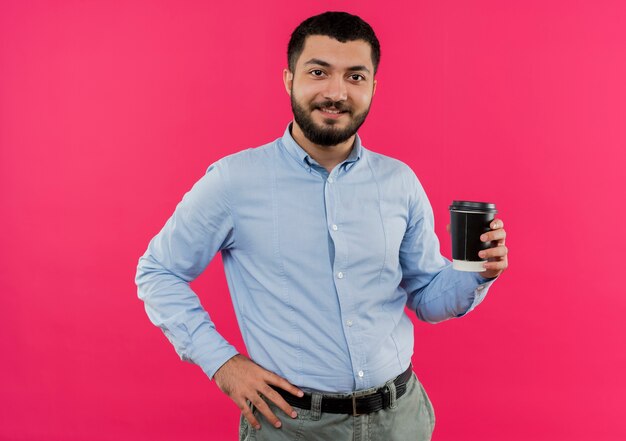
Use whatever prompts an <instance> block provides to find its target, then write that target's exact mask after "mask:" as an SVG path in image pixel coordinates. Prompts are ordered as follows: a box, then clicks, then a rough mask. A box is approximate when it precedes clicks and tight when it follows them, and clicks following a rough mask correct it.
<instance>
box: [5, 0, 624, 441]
mask: <svg viewBox="0 0 626 441" xmlns="http://www.w3.org/2000/svg"><path fill="white" fill-rule="evenodd" d="M383 4H384V6H385V8H384V9H382V5H383ZM328 9H345V10H348V11H351V12H354V13H357V14H359V15H361V16H362V17H363V18H364V19H366V20H368V21H369V22H370V23H371V24H372V25H373V27H374V28H375V29H376V31H377V33H378V35H379V38H380V40H381V44H382V51H383V55H382V64H381V67H380V71H379V75H378V82H379V83H378V90H377V94H376V97H375V100H374V105H373V109H372V112H371V114H370V117H369V119H368V121H367V122H366V124H365V126H364V127H363V129H362V131H361V135H362V137H363V139H364V143H365V145H366V146H368V147H370V148H371V149H373V150H376V151H379V152H381V153H386V154H389V155H392V156H395V157H398V158H400V159H402V160H403V161H405V162H407V163H408V164H410V165H411V166H412V167H413V169H414V170H415V171H416V173H417V174H418V175H419V176H420V177H421V180H422V182H423V184H424V186H425V187H426V189H427V191H428V193H429V195H430V198H431V202H432V205H433V208H434V210H435V215H436V218H437V222H438V225H437V231H438V233H439V234H440V236H441V237H442V246H443V249H444V253H445V254H447V255H449V251H448V247H449V240H448V238H447V237H446V233H445V225H446V223H447V216H448V213H447V205H448V204H449V202H450V201H451V200H452V199H459V198H469V199H478V200H490V201H495V202H497V203H498V205H499V208H500V210H501V214H502V216H501V217H502V219H504V220H505V223H506V228H507V231H508V233H509V240H508V245H509V246H510V250H511V255H510V269H509V270H508V271H507V273H506V274H505V275H504V276H503V277H502V279H501V280H500V281H498V282H497V284H496V285H495V286H494V288H493V290H492V291H491V293H490V294H489V296H488V298H487V300H486V302H485V303H484V304H483V305H482V306H481V307H480V308H478V309H477V310H476V311H475V312H474V313H473V314H471V315H469V316H468V317H466V318H464V319H462V320H457V321H450V322H447V323H443V324H440V325H437V326H431V325H426V324H423V323H416V330H415V333H416V350H415V356H414V358H413V361H414V365H415V368H416V371H417V373H418V375H419V376H420V378H421V380H422V381H423V383H424V384H425V385H426V388H427V390H428V391H429V393H430V395H431V397H432V400H433V402H434V404H435V407H436V411H437V419H438V423H437V428H436V431H435V436H434V440H436V441H445V440H455V441H456V440H499V441H501V440H511V441H515V440H551V441H552V440H569V441H573V440H583V439H584V440H589V439H592V440H623V439H626V419H625V418H624V414H623V412H624V408H625V407H626V403H625V401H626V400H625V398H624V397H625V393H626V387H625V386H626V379H625V375H624V372H625V371H626V320H624V316H625V314H624V313H625V312H626V290H625V289H624V284H621V283H619V282H618V279H619V276H618V273H619V272H621V271H622V270H623V269H622V266H623V265H622V263H623V261H624V257H623V254H624V248H625V241H624V235H623V233H622V232H621V230H622V229H621V225H620V221H621V220H622V219H624V218H625V216H626V209H625V206H626V204H625V202H624V199H625V192H624V188H625V187H626V186H625V184H626V179H625V178H624V174H623V169H624V168H625V165H626V161H625V160H624V149H625V148H626V81H625V79H626V2H624V1H621V0H616V1H608V0H607V1H591V0H589V1H578V2H572V1H545V0H528V1H524V2H519V1H502V0H493V1H486V0H481V1H472V2H468V1H466V0H446V1H441V0H437V1H435V0H432V1H411V2H409V1H406V2H399V1H398V2H388V1H387V2H382V3H381V2H375V3H374V2H372V3H371V4H370V5H365V4H364V2H362V1H359V2H357V1H342V2H330V1H315V2H312V1H311V2H294V1H292V0H289V1H283V0H280V1H279V0H269V1H246V2H245V3H242V2H241V1H237V2H220V3H219V5H214V4H213V3H211V2H176V1H173V0H172V1H116V2H113V1H99V2H97V1H90V2H85V1H49V2H41V1H40V2H35V1H28V2H20V1H9V0H4V1H1V2H0V205H1V207H2V208H1V213H2V215H1V216H0V231H2V240H1V242H0V243H1V245H0V268H1V270H0V332H1V333H2V338H1V339H0V353H1V354H2V361H1V362H0V439H2V440H37V441H48V440H50V441H52V440H90V441H92V440H178V439H186V440H208V439H214V440H222V439H235V436H236V431H237V421H238V413H237V410H236V408H235V406H234V405H232V404H231V403H230V401H229V400H228V399H227V398H226V397H225V396H223V395H221V393H220V392H219V391H218V390H217V388H216V387H215V385H214V384H212V383H211V382H210V381H209V380H208V379H207V378H206V377H205V376H204V374H203V373H202V372H201V371H200V369H199V368H197V367H195V366H193V365H190V364H186V363H182V362H181V361H180V360H179V359H178V357H177V356H176V354H175V352H174V350H173V349H172V348H171V346H170V345H169V343H167V341H166V339H165V338H164V337H163V336H162V334H161V333H160V331H158V329H156V328H154V327H153V326H152V325H151V324H150V323H149V321H148V319H147V317H146V315H145V313H144V311H143V305H142V304H141V302H140V301H139V300H138V299H137V298H136V289H135V285H134V283H133V277H134V272H135V265H136V262H137V259H138V257H139V256H140V255H141V254H142V253H143V251H144V250H145V248H146V246H147V243H148V241H149V239H150V238H151V237H152V236H153V235H154V234H155V233H156V232H157V231H158V230H159V229H160V227H161V226H162V225H163V223H164V222H165V220H166V219H167V218H168V217H169V215H170V214H171V212H172V210H173V209H174V206H175V204H176V203H177V202H178V200H179V199H180V198H181V196H182V194H183V193H184V192H185V191H186V190H187V189H188V188H189V187H190V186H191V185H192V183H193V182H195V181H196V180H197V179H198V178H199V177H200V176H201V175H202V173H203V172H204V170H205V169H206V167H207V166H208V165H209V164H210V163H211V162H212V161H214V160H216V159H218V158H220V157H222V156H223V155H225V154H228V153H231V152H235V151H238V150H240V149H242V148H245V147H249V146H257V145H260V144H262V143H265V142H268V141H270V140H273V139H275V138H276V137H278V136H280V135H281V133H282V131H283V130H284V128H285V125H286V124H287V122H288V121H289V117H290V107H289V101H288V98H287V96H286V94H285V92H284V90H283V86H282V82H281V71H282V68H283V67H284V66H285V50H286V45H287V40H288V37H289V34H290V32H291V31H292V29H293V28H294V27H295V26H296V25H297V24H298V23H299V22H300V21H301V20H302V19H304V18H306V17H307V16H309V15H312V14H314V13H318V12H322V11H324V10H328ZM194 286H195V288H196V289H197V292H198V293H199V294H200V296H201V298H202V299H203V303H204V305H205V306H206V307H207V309H209V311H210V312H211V313H212V315H213V317H214V318H215V321H216V323H217V325H218V328H219V329H220V330H221V331H222V333H223V334H224V335H225V336H227V337H228V338H229V339H231V341H232V342H233V343H235V344H236V345H237V346H239V347H240V348H241V347H242V346H241V338H240V336H239V333H238V331H237V329H236V326H235V321H234V315H233V310H232V307H231V305H230V300H229V297H228V293H227V289H226V286H225V278H224V275H223V273H222V269H221V264H220V262H219V259H217V260H216V261H215V262H213V263H212V264H211V266H210V267H209V268H208V270H207V271H206V273H205V274H204V275H203V276H201V277H200V279H199V280H198V281H196V282H195V283H194Z"/></svg>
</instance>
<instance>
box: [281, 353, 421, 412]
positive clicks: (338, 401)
mask: <svg viewBox="0 0 626 441" xmlns="http://www.w3.org/2000/svg"><path fill="white" fill-rule="evenodd" d="M412 374H413V369H412V366H411V364H409V367H408V369H407V370H406V371H404V372H403V373H401V374H400V375H398V376H397V377H396V378H395V380H393V384H395V386H396V399H397V398H400V397H401V396H402V395H404V394H405V392H406V384H407V382H408V381H409V379H410V378H411V375H412ZM275 390H276V392H278V393H279V394H280V395H281V396H282V397H283V398H284V399H285V401H286V402H287V403H289V404H290V405H291V406H294V407H297V408H300V409H307V410H309V409H311V401H312V395H311V394H310V393H306V394H304V396H303V397H301V398H299V397H296V396H295V395H291V394H290V393H289V392H287V391H285V390H283V389H279V388H275ZM390 404H391V393H390V391H389V387H388V386H383V387H380V388H378V389H376V390H375V391H373V392H372V393H369V394H367V395H361V396H358V397H356V396H354V395H353V396H351V397H347V398H331V397H328V398H327V397H324V396H322V403H321V411H322V412H325V413H347V414H350V415H352V416H358V415H364V414H368V413H372V412H378V411H379V410H383V409H387V408H388V407H389V405H390Z"/></svg>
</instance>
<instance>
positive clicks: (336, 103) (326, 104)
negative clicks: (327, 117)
mask: <svg viewBox="0 0 626 441" xmlns="http://www.w3.org/2000/svg"><path fill="white" fill-rule="evenodd" d="M323 107H334V108H335V109H337V110H339V111H340V112H351V110H350V107H349V106H347V105H346V104H345V103H344V102H343V101H322V102H321V103H314V104H312V105H311V110H315V109H318V110H319V109H321V108H323Z"/></svg>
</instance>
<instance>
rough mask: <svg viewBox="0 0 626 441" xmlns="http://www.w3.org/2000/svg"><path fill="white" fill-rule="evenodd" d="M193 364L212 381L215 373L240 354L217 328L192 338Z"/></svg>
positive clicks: (191, 355) (191, 353)
mask: <svg viewBox="0 0 626 441" xmlns="http://www.w3.org/2000/svg"><path fill="white" fill-rule="evenodd" d="M189 353H190V354H189V355H190V358H191V360H190V361H191V362H193V363H195V364H197V365H198V366H200V368H201V369H202V371H203V372H204V373H205V374H206V375H207V376H208V377H209V378H210V379H211V380H212V379H213V376H214V375H215V372H217V370H218V369H219V368H221V367H222V365H223V364H224V363H226V362H227V361H228V360H230V359H231V358H233V357H234V356H235V355H237V354H238V353H239V351H237V349H235V347H234V346H233V345H231V344H230V343H228V342H227V341H226V340H225V339H224V337H222V336H221V335H220V334H219V332H217V331H216V330H215V328H210V330H209V331H208V332H203V333H201V334H199V335H198V336H194V337H193V338H192V344H191V348H190V351H189Z"/></svg>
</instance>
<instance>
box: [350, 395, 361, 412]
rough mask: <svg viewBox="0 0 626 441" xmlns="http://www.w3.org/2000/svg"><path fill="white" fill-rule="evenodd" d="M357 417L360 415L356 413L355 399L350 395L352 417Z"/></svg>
mask: <svg viewBox="0 0 626 441" xmlns="http://www.w3.org/2000/svg"><path fill="white" fill-rule="evenodd" d="M359 415H361V414H360V413H358V412H357V411H356V397H355V396H354V395H352V416H359Z"/></svg>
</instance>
